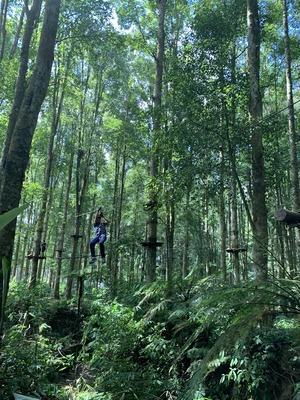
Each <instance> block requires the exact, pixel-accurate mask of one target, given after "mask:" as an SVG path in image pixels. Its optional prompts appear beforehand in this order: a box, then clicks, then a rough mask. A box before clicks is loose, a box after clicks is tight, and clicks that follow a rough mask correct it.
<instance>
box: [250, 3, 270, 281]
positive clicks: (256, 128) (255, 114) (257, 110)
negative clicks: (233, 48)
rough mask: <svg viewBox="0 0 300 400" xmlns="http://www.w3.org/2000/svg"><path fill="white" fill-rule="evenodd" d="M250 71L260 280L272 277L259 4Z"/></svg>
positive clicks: (253, 12)
mask: <svg viewBox="0 0 300 400" xmlns="http://www.w3.org/2000/svg"><path fill="white" fill-rule="evenodd" d="M247 22H248V63H249V65H248V67H249V81H250V99H249V114H250V124H251V145H252V178H253V191H252V215H253V239H254V243H253V261H254V267H255V275H256V279H257V280H265V279H266V278H267V274H268V229H267V208H266V199H265V181H264V156H263V145H262V126H261V118H262V98H261V92H260V82H259V70H260V26H259V17H258V4H257V0H247Z"/></svg>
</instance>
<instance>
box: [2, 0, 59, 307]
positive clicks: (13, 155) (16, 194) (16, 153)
mask: <svg viewBox="0 0 300 400" xmlns="http://www.w3.org/2000/svg"><path fill="white" fill-rule="evenodd" d="M59 8H60V0H47V1H46V6H45V16H44V23H43V28H42V32H41V38H40V43H39V49H38V54H37V59H36V64H35V68H34V72H33V75H32V77H31V79H30V82H29V85H28V87H27V89H26V91H25V93H24V98H23V101H22V104H21V107H20V111H19V113H18V118H17V120H16V124H15V127H14V130H13V133H12V137H11V141H10V146H9V149H8V152H7V157H6V160H5V163H1V165H0V176H1V178H2V179H1V187H0V213H1V214H3V213H4V212H5V211H8V210H11V209H13V208H15V207H18V205H19V202H20V198H21V191H22V185H23V181H24V178H25V171H26V168H27V164H28V160H29V153H30V148H31V142H32V137H33V134H34V130H35V127H36V123H37V119H38V115H39V112H40V108H41V105H42V103H43V101H44V98H45V96H46V93H47V89H48V84H49V80H50V74H51V68H52V62H53V58H54V46H55V37H56V31H57V26H58V16H59ZM15 227H16V221H14V222H12V223H11V224H9V225H7V226H6V227H5V228H4V229H3V230H2V231H1V232H0V260H2V257H3V256H6V257H7V259H8V261H9V262H10V261H11V258H12V251H13V244H14V236H15ZM1 262H2V261H1ZM2 278H3V276H2V268H1V271H0V283H1V284H0V287H1V288H2ZM0 299H1V289H0ZM0 302H1V300H0Z"/></svg>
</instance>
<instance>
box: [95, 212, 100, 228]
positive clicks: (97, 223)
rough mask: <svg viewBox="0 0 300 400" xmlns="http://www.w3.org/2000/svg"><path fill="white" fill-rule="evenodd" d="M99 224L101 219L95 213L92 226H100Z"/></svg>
mask: <svg viewBox="0 0 300 400" xmlns="http://www.w3.org/2000/svg"><path fill="white" fill-rule="evenodd" d="M100 222H101V217H100V215H99V213H98V211H97V212H96V215H95V220H94V226H97V225H100Z"/></svg>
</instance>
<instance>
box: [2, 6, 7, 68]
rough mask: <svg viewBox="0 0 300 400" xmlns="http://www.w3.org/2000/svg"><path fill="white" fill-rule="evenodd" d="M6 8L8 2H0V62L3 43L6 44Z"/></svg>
mask: <svg viewBox="0 0 300 400" xmlns="http://www.w3.org/2000/svg"><path fill="white" fill-rule="evenodd" d="M7 7H8V0H3V1H2V2H1V11H0V35H1V36H0V38H1V42H0V43H1V46H0V61H2V60H3V56H4V49H5V42H6V18H7Z"/></svg>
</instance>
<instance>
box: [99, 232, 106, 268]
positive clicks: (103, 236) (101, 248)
mask: <svg viewBox="0 0 300 400" xmlns="http://www.w3.org/2000/svg"><path fill="white" fill-rule="evenodd" d="M105 240H106V235H104V234H102V235H101V236H100V239H99V245H100V255H101V258H102V262H105V248H104V242H105Z"/></svg>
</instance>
